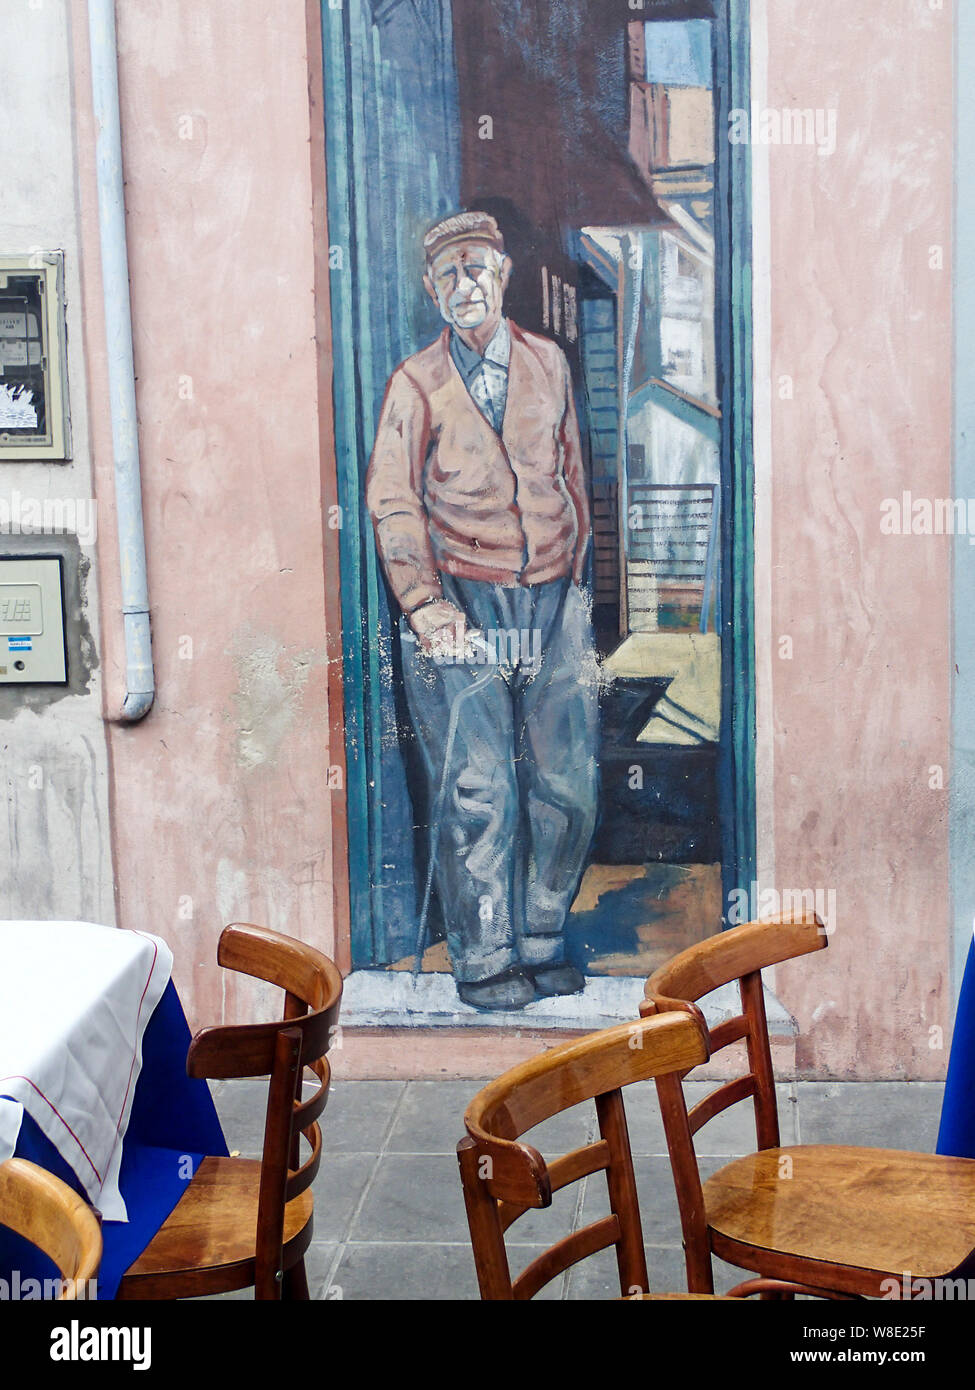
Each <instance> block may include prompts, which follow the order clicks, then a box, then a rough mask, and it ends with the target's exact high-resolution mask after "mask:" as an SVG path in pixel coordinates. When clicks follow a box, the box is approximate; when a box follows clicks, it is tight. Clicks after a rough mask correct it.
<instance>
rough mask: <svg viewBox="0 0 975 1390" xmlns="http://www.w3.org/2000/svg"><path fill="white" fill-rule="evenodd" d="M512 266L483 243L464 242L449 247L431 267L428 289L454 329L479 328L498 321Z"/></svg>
mask: <svg viewBox="0 0 975 1390" xmlns="http://www.w3.org/2000/svg"><path fill="white" fill-rule="evenodd" d="M510 269H511V262H510V260H509V259H508V257H507V256H502V255H501V253H500V252H499V251H496V250H495V248H494V247H493V246H488V245H486V244H485V243H484V242H483V241H462V242H459V243H458V244H457V245H456V246H451V247H448V248H447V249H446V250H444V251H441V253H440V255H439V256H437V258H436V259H435V260H434V262H433V264H432V265H431V267H430V269H429V271H428V273H427V277H426V283H427V288H428V289H429V290H430V291H431V293H432V294H433V297H434V298H435V299H436V301H437V305H438V307H439V309H440V313H441V316H442V317H443V318H444V319H445V320H446V321H447V323H449V324H452V325H453V326H454V327H455V328H461V329H471V328H479V327H480V326H481V324H482V323H484V322H485V320H486V319H489V318H491V317H499V316H500V313H501V302H502V300H503V298H504V291H505V286H506V285H507V283H508V274H509V272H510Z"/></svg>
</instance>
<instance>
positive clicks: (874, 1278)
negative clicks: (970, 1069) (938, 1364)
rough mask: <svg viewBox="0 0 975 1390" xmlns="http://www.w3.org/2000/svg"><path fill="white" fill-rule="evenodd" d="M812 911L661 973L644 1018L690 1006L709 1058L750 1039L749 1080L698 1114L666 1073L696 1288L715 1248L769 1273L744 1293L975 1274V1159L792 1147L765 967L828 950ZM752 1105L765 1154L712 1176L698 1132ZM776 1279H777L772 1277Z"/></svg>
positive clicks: (650, 986)
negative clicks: (735, 1009) (735, 1001)
mask: <svg viewBox="0 0 975 1390" xmlns="http://www.w3.org/2000/svg"><path fill="white" fill-rule="evenodd" d="M828 944H829V941H828V937H827V934H826V929H825V927H824V925H823V923H822V922H821V921H820V920H819V918H818V917H816V915H815V914H814V913H810V914H804V915H802V916H800V917H791V916H786V917H780V918H775V919H773V920H771V921H761V922H745V923H743V924H742V925H741V926H737V927H732V928H730V929H729V930H728V931H724V932H720V933H719V934H718V935H717V936H713V937H709V938H708V940H707V941H702V942H699V943H698V944H697V945H696V946H691V947H689V948H688V949H687V950H686V951H682V952H681V953H680V954H679V955H677V956H674V958H673V959H672V960H670V961H668V962H667V963H666V964H665V965H662V966H660V967H659V969H657V970H656V971H654V973H653V975H651V977H650V979H649V980H648V981H647V984H646V991H645V992H646V999H645V1001H644V1003H643V1004H642V1005H641V1008H640V1012H641V1014H643V1015H644V1017H653V1016H654V1015H655V1014H656V1015H660V1014H667V1015H669V1014H671V1013H672V1012H673V1011H675V1010H677V1011H680V1010H684V1011H686V1012H687V1013H688V1014H689V1015H690V1016H691V1017H693V1018H697V1019H698V1020H699V1022H700V1023H701V1025H702V1027H704V1028H705V1031H706V1032H707V1036H708V1045H709V1050H710V1052H711V1053H712V1054H714V1053H716V1052H718V1051H720V1050H721V1049H722V1048H725V1047H731V1046H735V1045H737V1044H740V1043H744V1051H745V1054H746V1058H747V1063H746V1067H747V1069H746V1071H745V1074H744V1075H740V1076H737V1077H736V1078H735V1079H734V1080H730V1081H726V1082H724V1083H723V1084H721V1085H719V1086H718V1087H717V1088H716V1089H715V1090H713V1091H711V1092H710V1093H709V1094H708V1095H707V1096H705V1098H704V1099H703V1100H700V1101H698V1103H697V1104H696V1105H694V1106H693V1107H692V1108H691V1109H688V1106H687V1097H686V1096H685V1094H684V1089H683V1084H682V1083H683V1079H684V1077H685V1076H686V1075H687V1072H684V1073H683V1074H678V1073H677V1072H676V1071H675V1072H672V1073H668V1074H666V1075H664V1074H662V1075H659V1076H658V1077H657V1078H656V1084H657V1093H658V1096H659V1099H660V1110H661V1115H662V1117H663V1121H664V1130H665V1133H666V1135H667V1147H668V1151H669V1153H670V1160H671V1167H672V1169H673V1173H674V1182H675V1186H676V1190H677V1201H678V1205H679V1207H680V1214H681V1230H682V1233H683V1237H684V1253H685V1261H686V1265H687V1287H688V1289H690V1290H691V1291H692V1292H694V1293H710V1292H712V1291H713V1288H714V1279H713V1272H712V1265H711V1258H712V1255H717V1256H719V1257H720V1258H721V1259H723V1260H725V1261H726V1262H727V1263H728V1264H732V1265H737V1266H738V1267H739V1268H740V1269H743V1270H747V1271H748V1272H749V1273H751V1274H755V1275H758V1276H759V1281H760V1283H761V1285H762V1287H758V1288H756V1281H755V1280H754V1279H752V1280H749V1281H747V1282H746V1283H745V1284H742V1285H739V1286H738V1288H737V1289H736V1290H734V1292H736V1293H742V1292H743V1291H746V1290H747V1291H748V1292H749V1293H750V1292H752V1291H757V1292H758V1293H759V1294H760V1296H761V1297H762V1298H763V1299H788V1298H794V1297H796V1296H797V1295H799V1294H812V1295H813V1296H815V1297H819V1298H878V1297H882V1296H883V1295H884V1293H889V1292H890V1285H889V1282H888V1281H889V1280H890V1279H892V1278H894V1279H897V1280H898V1281H900V1280H902V1279H903V1277H904V1275H905V1274H907V1273H908V1272H909V1273H910V1275H911V1276H912V1277H913V1278H914V1279H918V1280H931V1279H938V1278H943V1279H945V1278H951V1277H956V1278H957V1277H967V1275H968V1273H969V1271H971V1272H972V1273H973V1274H975V1160H972V1159H964V1158H946V1157H942V1156H940V1155H937V1154H925V1153H908V1152H902V1151H900V1150H896V1149H869V1148H854V1147H852V1146H841V1145H832V1144H829V1145H820V1144H808V1145H797V1146H795V1147H790V1148H783V1147H782V1146H781V1136H780V1133H779V1117H778V1110H777V1107H776V1099H775V1077H774V1074H773V1071H772V1054H771V1047H770V1045H769V1036H768V1022H767V1020H766V1017H765V1001H764V996H763V993H762V970H763V969H766V968H767V967H769V966H773V965H778V964H779V963H780V962H781V961H787V960H795V959H797V958H798V957H800V956H806V955H810V954H812V953H813V952H818V951H822V950H824V949H825V948H826V947H827V946H828ZM733 980H734V981H737V983H738V988H739V991H740V995H741V1006H742V1011H741V1013H740V1014H739V1015H736V1016H735V1017H732V1018H724V1019H722V1020H721V1022H720V1023H718V1024H716V1025H715V1027H714V1028H713V1029H712V1030H710V1032H708V1031H707V1028H706V1025H705V1024H704V1019H703V1015H702V1014H701V1013H700V1010H699V1008H698V1004H697V1001H698V1000H700V999H702V998H704V997H705V995H707V994H710V993H711V992H712V991H713V990H716V989H719V988H720V987H721V986H723V985H727V984H730V983H731V982H732V981H733ZM740 1102H745V1103H748V1102H750V1103H752V1104H753V1105H754V1114H755V1139H756V1151H755V1152H754V1153H751V1154H749V1155H748V1156H747V1157H745V1158H740V1159H736V1160H735V1161H734V1162H732V1163H729V1164H727V1165H726V1166H725V1167H724V1168H722V1169H720V1171H719V1172H717V1173H715V1174H714V1175H713V1176H712V1177H710V1178H708V1180H707V1181H706V1182H704V1183H702V1182H701V1174H700V1169H699V1167H698V1161H697V1153H696V1150H695V1145H694V1136H695V1135H696V1134H698V1133H699V1131H700V1130H701V1129H702V1128H703V1126H704V1125H706V1124H708V1123H709V1122H710V1121H711V1120H713V1119H714V1118H715V1116H716V1115H720V1114H721V1113H722V1112H723V1111H725V1110H727V1109H729V1107H731V1106H733V1105H737V1104H738V1103H740ZM770 1284H771V1285H774V1286H775V1287H769V1285H770Z"/></svg>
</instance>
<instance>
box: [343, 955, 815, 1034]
mask: <svg viewBox="0 0 975 1390" xmlns="http://www.w3.org/2000/svg"><path fill="white" fill-rule="evenodd" d="M644 983H645V977H644V976H642V975H640V976H626V977H621V976H610V975H601V976H590V977H589V978H588V980H587V981H586V988H585V989H584V990H583V992H582V993H581V994H570V995H563V996H560V997H558V998H555V999H539V1000H536V1002H535V1003H533V1004H528V1005H526V1007H525V1008H523V1009H517V1010H512V1011H511V1012H510V1013H486V1012H482V1011H481V1010H480V1009H474V1008H471V1007H470V1005H468V1004H465V1003H463V1002H462V1000H460V999H459V998H458V997H457V990H456V988H455V986H454V979H453V976H452V975H446V974H424V975H421V976H420V977H419V979H417V981H416V982H415V983H414V981H413V977H412V975H411V974H410V973H409V972H408V971H405V970H355V971H353V973H352V974H351V975H349V976H348V977H347V979H346V981H345V988H344V990H343V993H342V1015H341V1022H342V1027H343V1028H402V1027H413V1028H503V1029H507V1030H511V1029H518V1028H519V1027H521V1028H523V1029H525V1030H527V1031H530V1032H533V1033H534V1032H538V1031H540V1030H546V1029H551V1030H553V1031H555V1030H559V1029H565V1030H567V1031H569V1030H571V1031H573V1032H585V1033H588V1032H594V1031H595V1030H596V1029H598V1028H609V1027H612V1026H613V1024H616V1023H625V1022H627V1020H629V1019H635V1018H638V1017H639V1014H640V1000H641V999H642V998H643V986H644ZM764 993H765V1009H766V1013H767V1015H768V1027H769V1034H770V1036H772V1037H793V1036H795V1034H796V1033H797V1032H798V1028H797V1025H796V1021H795V1019H794V1018H793V1017H792V1015H791V1014H790V1013H788V1011H787V1010H786V1009H785V1008H784V1007H783V1005H782V1004H781V1003H780V1002H779V1000H778V999H776V997H775V995H774V994H772V993H771V991H770V990H769V989H768V988H765V991H764ZM700 1003H701V1008H702V1010H703V1012H704V1017H705V1019H706V1020H707V1023H708V1027H709V1028H714V1027H715V1025H716V1024H718V1023H720V1022H722V1020H724V1019H726V1018H732V1017H734V1016H736V1015H738V1014H740V1013H741V1003H740V1000H739V998H738V993H737V989H736V987H735V985H734V983H731V984H727V985H722V986H721V988H720V989H716V990H715V991H714V993H713V994H709V995H708V996H707V997H706V998H705V999H702V1000H701V1001H700Z"/></svg>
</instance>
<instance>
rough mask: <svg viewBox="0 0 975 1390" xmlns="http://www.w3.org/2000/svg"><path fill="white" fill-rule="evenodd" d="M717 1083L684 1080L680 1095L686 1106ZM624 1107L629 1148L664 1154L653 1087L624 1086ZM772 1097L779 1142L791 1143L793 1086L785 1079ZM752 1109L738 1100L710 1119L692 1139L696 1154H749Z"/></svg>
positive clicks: (649, 1084) (793, 1138) (793, 1135)
mask: <svg viewBox="0 0 975 1390" xmlns="http://www.w3.org/2000/svg"><path fill="white" fill-rule="evenodd" d="M718 1084H719V1083H717V1082H711V1081H687V1082H685V1083H684V1094H685V1096H686V1099H687V1106H688V1109H690V1108H691V1106H693V1105H696V1104H697V1103H698V1102H699V1101H702V1100H703V1099H704V1098H705V1096H707V1095H709V1094H710V1092H711V1091H713V1090H715V1089H716V1087H717V1085H718ZM623 1098H624V1104H625V1106H626V1121H627V1128H628V1129H629V1132H630V1147H631V1149H632V1150H633V1153H634V1155H636V1154H666V1152H667V1141H666V1138H665V1137H664V1127H663V1120H662V1119H661V1116H660V1106H659V1103H658V1101H657V1088H656V1086H655V1085H654V1083H653V1082H652V1081H651V1082H647V1083H641V1084H637V1085H635V1086H628V1087H627V1088H626V1090H625V1091H624V1092H623ZM776 1100H777V1102H778V1110H779V1131H780V1134H781V1138H782V1143H783V1144H795V1143H796V1142H797V1138H796V1135H797V1133H798V1130H797V1121H796V1109H797V1107H796V1103H795V1099H794V1087H793V1085H792V1084H791V1083H789V1082H780V1083H779V1084H778V1085H777V1086H776ZM754 1115H755V1112H754V1107H753V1105H752V1103H751V1102H750V1101H740V1102H739V1103H738V1104H737V1105H733V1106H731V1107H730V1108H729V1109H728V1110H726V1111H724V1112H723V1113H722V1114H720V1115H716V1116H715V1117H714V1119H713V1120H709V1121H708V1123H707V1124H706V1125H705V1126H704V1128H703V1129H701V1130H699V1132H698V1133H697V1135H695V1138H694V1145H695V1148H696V1150H697V1152H698V1154H699V1155H701V1156H704V1155H707V1154H719V1155H723V1156H738V1155H740V1154H744V1153H750V1152H751V1151H752V1150H753V1149H754V1148H755V1118H754Z"/></svg>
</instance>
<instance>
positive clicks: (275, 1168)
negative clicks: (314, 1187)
mask: <svg viewBox="0 0 975 1390" xmlns="http://www.w3.org/2000/svg"><path fill="white" fill-rule="evenodd" d="M217 960H218V963H219V964H220V965H222V966H224V967H226V968H227V969H229V970H237V971H240V972H241V973H242V974H245V975H252V976H254V977H255V978H257V979H259V980H266V981H268V982H269V983H270V984H273V985H277V986H279V987H280V988H281V989H283V990H284V991H285V1000H284V1017H283V1019H282V1020H281V1021H280V1022H274V1023H250V1024H244V1025H235V1026H228V1027H219V1028H204V1029H203V1031H202V1032H200V1033H197V1035H196V1037H195V1038H194V1039H193V1041H192V1043H191V1044H190V1049H189V1053H188V1054H187V1059H186V1070H187V1072H188V1074H189V1075H190V1076H199V1077H207V1078H209V1079H211V1080H223V1079H227V1078H231V1077H244V1076H269V1077H270V1081H269V1085H268V1099H267V1111H266V1118H265V1127H264V1152H263V1157H262V1158H261V1159H259V1160H249V1159H242V1158H224V1157H215V1156H209V1157H207V1158H204V1159H203V1161H202V1163H201V1164H200V1166H199V1168H198V1169H197V1171H196V1173H195V1174H194V1176H193V1178H192V1180H191V1181H190V1183H189V1186H188V1187H187V1189H186V1191H185V1192H184V1194H183V1196H182V1197H181V1198H180V1200H179V1202H178V1203H177V1205H176V1207H175V1209H174V1210H173V1212H172V1214H171V1215H170V1216H169V1218H168V1220H167V1221H165V1222H164V1223H163V1225H162V1226H161V1227H160V1229H159V1231H158V1232H157V1233H156V1235H155V1236H154V1237H153V1239H152V1241H151V1242H150V1244H149V1245H148V1246H147V1248H146V1249H145V1250H144V1251H143V1253H142V1254H141V1255H140V1256H139V1258H138V1260H136V1262H135V1263H134V1264H133V1265H131V1266H130V1268H129V1269H128V1270H127V1271H126V1274H125V1275H124V1277H123V1279H122V1283H121V1285H120V1287H119V1291H118V1297H119V1298H120V1299H136V1298H167V1299H168V1298H190V1297H198V1296H200V1295H205V1294H216V1293H225V1292H228V1291H229V1290H232V1289H243V1288H248V1287H250V1286H251V1285H253V1286H254V1296H255V1298H259V1299H281V1298H288V1299H302V1298H305V1299H306V1298H307V1297H308V1284H307V1280H306V1277H305V1268H304V1256H305V1251H306V1250H307V1248H308V1246H309V1244H310V1242H311V1236H312V1194H311V1192H310V1191H309V1187H310V1186H311V1183H312V1181H313V1179H314V1177H315V1175H316V1173H317V1172H318V1166H319V1162H320V1160H321V1152H322V1134H321V1130H320V1129H319V1126H318V1123H317V1121H318V1117H319V1115H320V1114H321V1113H322V1111H323V1109H324V1108H325V1102H326V1099H327V1096H328V1086H329V1079H330V1070H329V1065H328V1061H327V1059H326V1056H325V1054H326V1052H327V1051H328V1048H329V1044H330V1042H331V1033H332V1029H333V1027H334V1026H335V1023H336V1020H337V1018H338V1012H339V1002H340V999H341V995H342V977H341V975H340V974H339V972H338V969H337V968H336V966H335V965H334V964H333V963H332V961H330V960H329V958H328V957H327V956H324V955H322V953H321V952H320V951H316V950H315V949H314V947H312V946H308V945H306V944H305V943H304V942H301V941H295V940H294V939H293V938H292V937H290V936H283V935H281V934H280V933H278V932H273V931H270V930H268V929H267V928H265V927H254V926H248V925H243V924H235V925H233V926H229V927H227V928H226V929H225V930H224V932H223V933H222V935H221V937H220V944H219V946H218V949H217ZM306 1068H309V1069H310V1071H311V1072H312V1073H314V1076H315V1078H316V1079H317V1088H316V1090H315V1093H314V1094H313V1095H312V1096H310V1097H308V1098H306V1099H303V1098H302V1096H303V1092H302V1080H303V1077H304V1074H305V1069H306ZM301 1136H304V1138H305V1139H306V1140H307V1141H308V1143H309V1144H310V1146H311V1153H310V1154H309V1156H308V1157H307V1158H306V1159H305V1161H304V1163H303V1164H301V1166H299V1158H300V1153H299V1140H300V1138H301Z"/></svg>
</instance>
